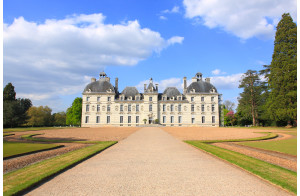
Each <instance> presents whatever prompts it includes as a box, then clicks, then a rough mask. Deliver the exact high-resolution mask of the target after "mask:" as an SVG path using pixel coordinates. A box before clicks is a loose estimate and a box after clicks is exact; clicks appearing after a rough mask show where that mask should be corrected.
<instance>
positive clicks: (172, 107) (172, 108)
mask: <svg viewBox="0 0 300 196" xmlns="http://www.w3.org/2000/svg"><path fill="white" fill-rule="evenodd" d="M173 110H174V105H173V104H171V112H173Z"/></svg>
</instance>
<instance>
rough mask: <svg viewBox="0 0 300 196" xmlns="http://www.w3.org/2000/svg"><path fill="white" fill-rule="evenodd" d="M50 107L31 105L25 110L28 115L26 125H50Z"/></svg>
mask: <svg viewBox="0 0 300 196" xmlns="http://www.w3.org/2000/svg"><path fill="white" fill-rule="evenodd" d="M51 112H52V110H51V108H49V107H48V106H45V107H44V106H39V107H35V106H32V107H31V108H29V110H28V111H27V114H28V116H29V119H28V122H27V125H29V126H33V127H36V126H50V125H51V123H52V121H51Z"/></svg>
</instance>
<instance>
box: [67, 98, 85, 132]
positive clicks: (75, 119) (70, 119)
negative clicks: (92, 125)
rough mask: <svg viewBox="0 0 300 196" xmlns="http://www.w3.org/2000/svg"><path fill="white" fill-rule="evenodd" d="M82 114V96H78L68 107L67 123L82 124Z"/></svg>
mask: <svg viewBox="0 0 300 196" xmlns="http://www.w3.org/2000/svg"><path fill="white" fill-rule="evenodd" d="M81 115H82V98H80V97H76V98H75V99H74V101H73V103H72V106H71V107H69V108H68V109H67V114H66V124H67V125H76V126H80V125H81Z"/></svg>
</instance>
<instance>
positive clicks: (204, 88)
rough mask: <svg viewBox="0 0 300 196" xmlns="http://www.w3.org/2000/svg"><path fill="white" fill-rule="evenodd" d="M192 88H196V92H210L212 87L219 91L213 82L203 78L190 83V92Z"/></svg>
mask: <svg viewBox="0 0 300 196" xmlns="http://www.w3.org/2000/svg"><path fill="white" fill-rule="evenodd" d="M192 89H195V93H210V90H211V89H214V90H215V92H217V89H216V88H215V87H214V86H213V85H212V84H211V83H208V82H204V81H201V80H200V81H197V82H193V83H192V84H190V85H189V86H188V87H187V93H190V92H191V91H192Z"/></svg>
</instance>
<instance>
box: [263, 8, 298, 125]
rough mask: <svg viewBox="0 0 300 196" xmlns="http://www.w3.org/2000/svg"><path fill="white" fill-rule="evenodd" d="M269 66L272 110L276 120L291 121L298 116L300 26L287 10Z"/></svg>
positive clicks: (270, 104)
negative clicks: (299, 31) (299, 28)
mask: <svg viewBox="0 0 300 196" xmlns="http://www.w3.org/2000/svg"><path fill="white" fill-rule="evenodd" d="M267 68H269V70H270V73H269V74H268V77H269V78H268V79H269V80H268V83H269V88H270V95H269V97H268V103H267V108H268V112H269V114H270V116H271V118H272V119H273V120H276V121H282V120H285V121H288V122H289V124H291V122H292V121H295V120H296V118H297V26H296V24H295V23H294V22H293V19H292V18H291V16H290V14H286V13H285V14H283V15H282V19H281V20H280V21H279V23H278V25H277V31H276V36H275V41H274V53H273V56H272V62H271V65H270V66H269V67H267Z"/></svg>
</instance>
